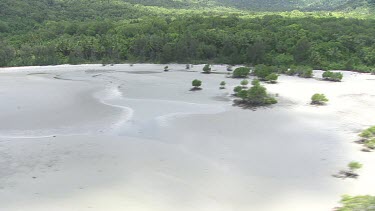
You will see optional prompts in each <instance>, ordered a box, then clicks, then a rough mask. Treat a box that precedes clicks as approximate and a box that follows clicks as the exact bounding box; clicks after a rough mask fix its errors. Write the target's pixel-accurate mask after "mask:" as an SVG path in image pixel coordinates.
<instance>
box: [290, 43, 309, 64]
mask: <svg viewBox="0 0 375 211" xmlns="http://www.w3.org/2000/svg"><path fill="white" fill-rule="evenodd" d="M310 48H311V45H310V42H309V40H308V39H307V38H306V37H304V38H302V39H300V40H298V42H297V44H296V46H295V47H294V52H293V55H294V60H295V61H296V62H297V63H306V62H308V61H309V59H310V54H311V53H310Z"/></svg>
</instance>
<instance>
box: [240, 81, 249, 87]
mask: <svg viewBox="0 0 375 211" xmlns="http://www.w3.org/2000/svg"><path fill="white" fill-rule="evenodd" d="M248 84H249V81H248V80H246V79H245V80H242V81H241V85H242V87H246V86H247V85H248Z"/></svg>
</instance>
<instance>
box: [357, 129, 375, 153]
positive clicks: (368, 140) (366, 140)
mask: <svg viewBox="0 0 375 211" xmlns="http://www.w3.org/2000/svg"><path fill="white" fill-rule="evenodd" d="M359 136H360V137H361V138H362V140H361V143H363V144H364V146H365V147H367V148H368V149H371V150H374V149H375V126H372V127H369V128H367V129H366V130H363V131H362V132H361V133H360V134H359Z"/></svg>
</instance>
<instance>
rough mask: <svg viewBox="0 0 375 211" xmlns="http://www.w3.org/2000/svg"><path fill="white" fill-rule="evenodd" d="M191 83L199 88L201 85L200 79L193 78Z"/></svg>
mask: <svg viewBox="0 0 375 211" xmlns="http://www.w3.org/2000/svg"><path fill="white" fill-rule="evenodd" d="M191 85H192V86H193V87H194V88H196V89H199V88H200V86H202V81H200V80H198V79H194V80H193V81H192V82H191Z"/></svg>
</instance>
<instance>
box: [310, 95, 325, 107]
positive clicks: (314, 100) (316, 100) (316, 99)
mask: <svg viewBox="0 0 375 211" xmlns="http://www.w3.org/2000/svg"><path fill="white" fill-rule="evenodd" d="M326 102H328V99H327V98H326V96H325V95H324V94H318V93H317V94H314V95H313V96H312V97H311V104H312V105H324V104H325V103H326Z"/></svg>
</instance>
